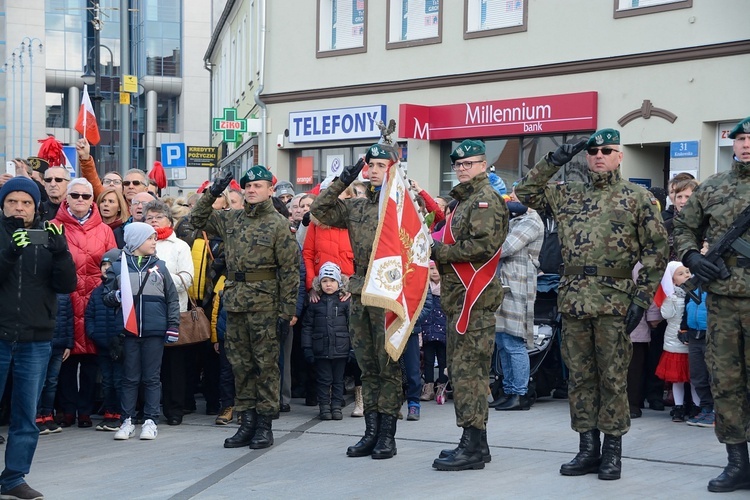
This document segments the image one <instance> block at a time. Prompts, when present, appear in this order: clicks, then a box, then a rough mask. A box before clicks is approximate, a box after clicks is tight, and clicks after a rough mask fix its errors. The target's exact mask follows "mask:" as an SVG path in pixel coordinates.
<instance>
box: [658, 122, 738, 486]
mask: <svg viewBox="0 0 750 500" xmlns="http://www.w3.org/2000/svg"><path fill="white" fill-rule="evenodd" d="M729 138H730V139H734V156H735V159H734V161H733V162H732V168H731V170H728V171H726V172H721V173H718V174H716V175H712V176H711V177H709V178H708V179H706V180H705V181H703V182H702V183H701V184H700V185H699V186H698V189H696V190H695V192H694V193H693V195H692V196H691V197H690V199H689V200H688V203H687V205H685V208H683V209H682V211H681V212H680V214H679V217H676V218H675V219H674V233H673V234H674V244H675V250H676V252H677V255H678V256H681V257H682V262H683V263H684V264H685V265H686V266H688V267H689V268H690V271H692V273H693V274H695V275H696V276H698V277H700V278H702V279H703V280H704V281H705V282H708V283H707V284H706V285H705V288H704V289H705V291H706V292H708V296H707V299H706V306H707V309H708V329H707V331H706V347H707V352H706V362H707V364H708V366H710V369H711V392H712V393H713V395H714V410H715V411H716V437H717V438H718V439H719V441H720V442H722V443H725V444H726V448H727V455H728V458H729V460H728V462H729V463H728V465H727V467H726V468H725V469H724V472H722V473H721V474H720V475H719V476H718V477H717V478H715V479H712V480H711V481H709V483H708V490H709V491H734V490H737V489H743V488H744V489H748V488H750V461H749V460H748V449H747V448H748V445H747V442H748V441H750V403H749V402H748V391H750V374H749V373H748V370H750V251H748V250H745V249H743V248H742V247H740V248H739V249H738V250H735V249H734V248H733V249H732V251H730V252H728V253H725V254H724V255H723V256H722V257H723V258H724V265H725V266H726V268H727V269H728V270H729V272H730V273H731V275H730V277H729V278H727V279H723V280H722V279H718V278H719V274H720V271H721V270H720V267H717V266H716V265H714V264H713V263H712V262H710V261H708V260H706V259H705V258H704V257H703V256H702V255H701V253H700V251H699V249H700V248H701V246H702V244H703V241H704V240H705V241H708V244H709V247H710V245H711V244H712V243H713V242H715V241H716V240H718V239H719V238H721V236H722V235H723V234H724V233H726V232H727V230H728V229H729V226H730V225H731V224H732V223H733V222H734V221H735V220H736V219H737V218H738V217H739V215H740V213H741V212H742V211H743V210H744V209H745V208H746V207H747V206H748V203H750V117H747V118H745V119H744V120H742V121H741V122H740V123H738V124H737V126H735V127H734V128H733V129H732V131H731V132H730V134H729ZM740 239H741V240H743V241H742V242H740V243H744V245H743V246H744V247H745V248H748V244H749V243H750V237H748V232H747V231H746V232H745V234H744V235H743V236H742V237H741V238H740Z"/></svg>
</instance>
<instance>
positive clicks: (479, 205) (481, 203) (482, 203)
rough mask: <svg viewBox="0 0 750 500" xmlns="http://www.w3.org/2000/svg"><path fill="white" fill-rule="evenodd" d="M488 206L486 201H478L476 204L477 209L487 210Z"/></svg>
mask: <svg viewBox="0 0 750 500" xmlns="http://www.w3.org/2000/svg"><path fill="white" fill-rule="evenodd" d="M489 206H490V204H489V203H487V202H486V201H479V202H477V208H487V207H489Z"/></svg>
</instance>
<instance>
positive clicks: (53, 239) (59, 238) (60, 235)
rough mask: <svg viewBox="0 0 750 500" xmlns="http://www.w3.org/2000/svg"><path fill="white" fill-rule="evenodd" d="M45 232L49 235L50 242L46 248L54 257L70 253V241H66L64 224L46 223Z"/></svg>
mask: <svg viewBox="0 0 750 500" xmlns="http://www.w3.org/2000/svg"><path fill="white" fill-rule="evenodd" d="M44 230H45V231H47V233H49V241H48V243H47V245H45V248H46V249H47V250H49V251H50V253H51V254H52V255H59V254H61V253H65V252H67V251H68V240H67V239H65V227H63V225H62V224H54V223H52V222H49V221H45V223H44Z"/></svg>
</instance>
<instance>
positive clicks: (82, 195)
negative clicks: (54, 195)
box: [68, 193, 94, 200]
mask: <svg viewBox="0 0 750 500" xmlns="http://www.w3.org/2000/svg"><path fill="white" fill-rule="evenodd" d="M68 196H70V197H71V198H73V199H74V200H77V199H78V198H83V199H84V200H90V199H91V197H92V196H94V195H93V194H88V193H68Z"/></svg>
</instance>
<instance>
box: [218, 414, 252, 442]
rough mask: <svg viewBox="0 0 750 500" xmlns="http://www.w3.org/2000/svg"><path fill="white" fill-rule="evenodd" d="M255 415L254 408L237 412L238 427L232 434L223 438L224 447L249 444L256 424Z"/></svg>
mask: <svg viewBox="0 0 750 500" xmlns="http://www.w3.org/2000/svg"><path fill="white" fill-rule="evenodd" d="M257 417H258V414H257V413H255V410H247V411H241V412H239V413H238V414H237V419H238V420H239V421H240V428H239V429H237V432H236V433H235V435H234V436H232V437H230V438H226V439H225V440H224V448H242V447H243V446H247V445H249V444H250V441H252V439H253V436H254V435H255V430H256V428H257V425H258V422H257Z"/></svg>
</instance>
